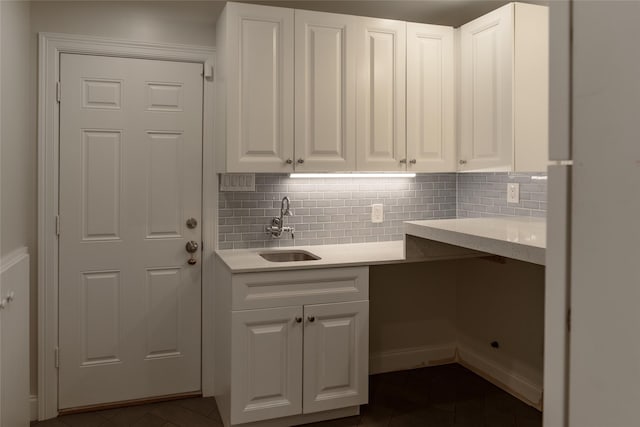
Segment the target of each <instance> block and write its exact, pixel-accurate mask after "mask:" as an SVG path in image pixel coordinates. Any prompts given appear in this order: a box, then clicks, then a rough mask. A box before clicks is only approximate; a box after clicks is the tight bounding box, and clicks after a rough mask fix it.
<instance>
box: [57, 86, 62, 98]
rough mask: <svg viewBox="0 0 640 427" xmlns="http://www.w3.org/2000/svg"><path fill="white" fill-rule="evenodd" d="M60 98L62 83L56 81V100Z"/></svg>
mask: <svg viewBox="0 0 640 427" xmlns="http://www.w3.org/2000/svg"><path fill="white" fill-rule="evenodd" d="M61 98H62V83H60V82H56V101H57V102H60V99H61Z"/></svg>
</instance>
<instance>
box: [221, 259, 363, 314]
mask: <svg viewBox="0 0 640 427" xmlns="http://www.w3.org/2000/svg"><path fill="white" fill-rule="evenodd" d="M231 293H232V310H246V309H254V308H268V307H282V306H288V305H305V304H322V303H331V302H345V301H360V300H366V299H369V267H366V266H365V267H345V268H327V269H313V270H294V271H274V272H260V273H245V274H234V275H233V276H232V285H231Z"/></svg>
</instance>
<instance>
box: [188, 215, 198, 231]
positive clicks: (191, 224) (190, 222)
mask: <svg viewBox="0 0 640 427" xmlns="http://www.w3.org/2000/svg"><path fill="white" fill-rule="evenodd" d="M197 226H198V220H197V219H195V218H189V219H188V220H187V228H192V229H193V228H196V227H197Z"/></svg>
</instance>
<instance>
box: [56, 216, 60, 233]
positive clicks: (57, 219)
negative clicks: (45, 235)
mask: <svg viewBox="0 0 640 427" xmlns="http://www.w3.org/2000/svg"><path fill="white" fill-rule="evenodd" d="M56 236H58V237H60V215H56Z"/></svg>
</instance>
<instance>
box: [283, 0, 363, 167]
mask: <svg viewBox="0 0 640 427" xmlns="http://www.w3.org/2000/svg"><path fill="white" fill-rule="evenodd" d="M358 22H359V18H358V17H356V16H349V15H338V14H333V13H322V12H310V11H306V10H296V11H295V156H296V163H295V168H296V171H298V172H311V171H313V172H332V171H353V170H355V167H356V126H355V122H356V120H355V118H356V50H357V49H356V32H357V29H358Z"/></svg>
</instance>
